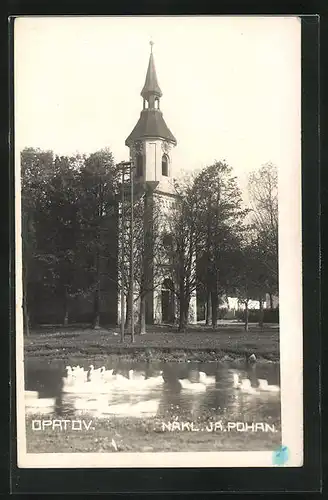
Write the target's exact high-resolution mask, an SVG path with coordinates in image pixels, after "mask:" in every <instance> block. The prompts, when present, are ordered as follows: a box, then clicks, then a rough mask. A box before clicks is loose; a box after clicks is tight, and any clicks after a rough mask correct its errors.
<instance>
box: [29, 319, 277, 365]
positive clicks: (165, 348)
mask: <svg viewBox="0 0 328 500" xmlns="http://www.w3.org/2000/svg"><path fill="white" fill-rule="evenodd" d="M149 328H150V327H149ZM151 328H152V330H151V331H149V332H148V333H146V334H145V335H136V336H135V342H134V343H133V344H132V343H131V338H130V335H126V339H125V342H124V343H121V341H120V335H119V329H118V328H117V327H116V328H101V329H99V330H93V329H91V328H87V327H83V326H80V327H77V326H74V327H69V328H62V327H43V328H39V329H38V330H34V331H32V332H31V333H30V335H29V336H28V337H26V338H25V339H24V350H25V356H26V358H40V359H44V360H72V359H74V358H78V359H83V358H85V359H88V360H90V359H94V360H96V361H101V360H103V359H106V358H108V356H118V357H120V358H123V359H129V360H135V361H144V360H153V361H163V360H165V361H186V360H191V361H203V362H205V361H221V360H223V359H225V360H227V361H230V360H238V359H244V358H245V356H247V355H249V354H251V353H254V354H255V355H256V356H257V358H258V359H262V360H267V361H279V329H278V328H277V327H272V326H265V327H264V328H263V329H260V328H259V327H257V326H256V325H251V326H250V330H249V331H248V332H245V331H244V329H243V326H242V325H239V324H231V325H222V326H219V327H218V328H217V329H216V330H215V331H213V329H212V328H210V327H205V326H194V327H189V328H188V330H187V331H186V332H184V333H179V332H177V331H176V330H174V329H173V328H169V327H151Z"/></svg>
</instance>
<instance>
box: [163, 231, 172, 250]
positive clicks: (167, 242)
mask: <svg viewBox="0 0 328 500" xmlns="http://www.w3.org/2000/svg"><path fill="white" fill-rule="evenodd" d="M163 247H164V248H165V250H172V248H173V237H172V235H171V234H168V233H166V234H164V235H163Z"/></svg>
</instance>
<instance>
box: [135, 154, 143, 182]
mask: <svg viewBox="0 0 328 500" xmlns="http://www.w3.org/2000/svg"><path fill="white" fill-rule="evenodd" d="M136 167H137V168H136V177H142V176H143V155H141V154H138V155H137V165H136Z"/></svg>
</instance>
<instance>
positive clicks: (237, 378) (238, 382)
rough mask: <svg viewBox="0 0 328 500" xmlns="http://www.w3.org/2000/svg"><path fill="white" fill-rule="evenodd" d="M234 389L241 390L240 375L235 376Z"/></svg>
mask: <svg viewBox="0 0 328 500" xmlns="http://www.w3.org/2000/svg"><path fill="white" fill-rule="evenodd" d="M233 387H234V389H239V387H240V381H239V375H238V373H234V374H233Z"/></svg>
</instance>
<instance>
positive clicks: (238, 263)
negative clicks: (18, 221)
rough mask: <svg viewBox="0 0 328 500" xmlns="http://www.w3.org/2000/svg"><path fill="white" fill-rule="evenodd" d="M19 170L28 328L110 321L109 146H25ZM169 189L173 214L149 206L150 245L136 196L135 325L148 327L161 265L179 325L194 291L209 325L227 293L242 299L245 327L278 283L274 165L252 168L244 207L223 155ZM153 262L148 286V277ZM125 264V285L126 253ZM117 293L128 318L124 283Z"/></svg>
mask: <svg viewBox="0 0 328 500" xmlns="http://www.w3.org/2000/svg"><path fill="white" fill-rule="evenodd" d="M21 174H22V239H23V296H24V303H23V307H24V319H25V321H24V323H25V329H26V332H27V333H28V331H29V325H36V324H38V323H42V322H49V318H51V317H52V318H53V322H54V323H62V324H67V323H69V322H74V321H88V322H90V323H92V324H93V326H94V327H95V328H97V327H99V324H100V322H104V323H115V322H116V321H117V299H118V288H119V283H120V272H119V269H120V261H119V258H118V245H119V241H120V240H119V231H120V224H119V204H118V200H119V197H118V193H119V181H120V179H119V172H118V171H117V168H116V166H115V163H114V159H113V155H112V153H111V152H110V151H109V150H107V149H104V150H101V151H98V152H96V153H93V154H91V155H78V154H77V155H75V156H70V157H68V156H61V157H59V156H55V155H54V154H53V152H52V151H41V150H39V149H33V148H27V149H25V150H23V151H22V154H21ZM175 189H176V193H177V197H176V200H177V201H176V203H175V204H174V207H173V208H172V211H171V213H170V214H167V215H166V216H165V218H164V219H163V218H162V216H161V214H160V209H159V207H156V206H155V205H154V206H153V207H152V209H151V212H152V219H153V230H152V234H151V245H149V242H148V243H147V237H150V236H149V235H148V236H147V234H144V233H143V228H144V221H145V217H147V211H148V212H149V206H148V208H147V203H146V202H145V199H146V198H145V199H144V200H142V199H139V200H136V202H135V207H134V208H135V232H134V239H135V252H134V260H135V269H136V272H135V291H136V300H138V301H139V303H140V306H139V323H140V330H141V331H142V332H144V331H145V322H146V317H145V307H144V305H145V304H144V300H145V296H146V294H147V292H149V290H150V288H151V286H157V284H158V286H160V283H161V276H162V272H161V268H163V267H164V268H165V270H166V271H165V272H166V276H167V275H168V273H169V274H170V278H171V280H170V283H171V284H172V292H173V294H174V295H175V297H176V301H177V306H178V307H177V317H178V323H179V328H180V330H183V329H184V328H185V326H186V324H187V322H188V317H189V313H190V303H191V297H192V294H194V293H195V292H196V290H197V295H198V297H199V298H200V299H201V300H202V301H203V302H205V303H206V305H207V307H206V311H207V312H206V322H207V324H212V325H213V326H214V327H215V326H216V324H217V320H218V315H217V311H218V306H219V304H220V301H221V300H222V297H224V296H228V295H229V296H235V297H238V298H239V299H240V301H241V302H243V303H244V306H245V309H246V319H245V327H246V329H247V323H248V314H247V308H248V304H249V301H250V300H251V299H253V300H259V302H260V309H263V300H264V297H265V294H266V293H270V294H272V295H274V294H277V289H278V249H277V241H278V220H277V214H278V204H277V175H276V168H275V167H274V166H272V165H265V166H263V167H262V168H261V169H260V170H258V171H256V172H254V173H252V174H251V176H250V187H249V193H250V199H251V208H250V209H247V210H245V209H244V208H243V207H242V198H241V192H240V190H239V189H238V186H237V182H236V179H235V177H234V176H233V175H232V169H231V167H229V166H228V165H226V164H225V163H224V162H216V163H215V164H214V165H211V166H209V167H206V168H204V169H203V170H201V171H200V172H199V173H197V174H195V175H193V176H191V177H190V178H188V179H184V180H181V181H179V182H177V181H175ZM149 199H150V198H148V200H149ZM148 203H149V201H148ZM128 209H129V208H128V206H127V210H128ZM147 227H149V224H148V226H147ZM127 237H129V232H128V231H127ZM126 244H127V247H128V246H129V241H128V240H127V241H126ZM147 248H148V250H146V249H147ZM149 248H151V249H152V250H151V253H152V255H153V256H151V255H150V253H149ZM127 255H128V252H127V253H126V256H127ZM126 258H127V257H126ZM150 262H151V263H152V265H153V270H152V275H153V279H152V282H153V284H152V285H150V281H149V276H147V269H149V266H150ZM125 267H126V269H127V271H126V272H127V276H126V283H128V282H129V279H128V269H129V266H128V261H127V262H126V266H125ZM124 291H125V296H126V299H127V302H126V306H127V307H126V315H127V317H126V321H128V320H129V318H128V316H129V314H131V311H130V310H129V303H130V302H129V300H128V298H129V288H128V287H127V288H126V289H125V290H124ZM77 304H79V305H77ZM51 311H52V312H51ZM81 311H82V312H81ZM260 322H261V319H260Z"/></svg>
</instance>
